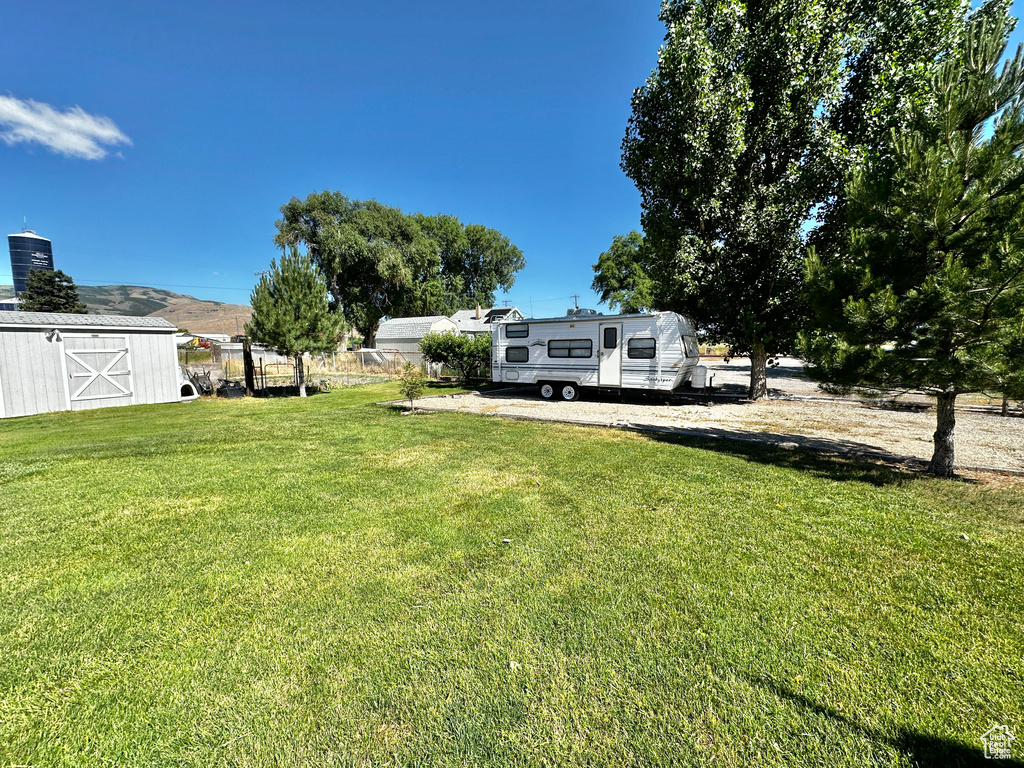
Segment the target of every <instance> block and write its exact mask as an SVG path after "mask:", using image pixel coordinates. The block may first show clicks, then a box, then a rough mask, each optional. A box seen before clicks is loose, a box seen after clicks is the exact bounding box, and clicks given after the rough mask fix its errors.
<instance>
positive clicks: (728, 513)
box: [0, 385, 1024, 766]
mask: <svg viewBox="0 0 1024 768" xmlns="http://www.w3.org/2000/svg"><path fill="white" fill-rule="evenodd" d="M392 386H393V385H385V386H373V387H365V388H352V389H347V390H342V391H337V392H332V393H330V394H323V395H318V396H316V397H311V398H307V399H306V400H299V399H297V398H293V399H272V400H226V401H225V400H221V401H216V400H210V401H198V402H195V403H192V404H187V405H168V406H144V407H138V408H121V409H108V410H102V411H91V412H84V413H77V414H52V415H46V416H38V417H31V418H24V419H17V420H13V421H7V422H0V499H2V501H0V510H2V511H0V525H2V531H3V536H2V540H0V605H2V606H3V609H2V611H0V652H2V653H0V765H26V764H27V765H34V766H51V765H54V766H56V765H67V766H78V765H85V764H89V765H118V766H135V765H154V766H155V765H161V766H163V765H195V766H211V765H237V766H270V765H282V766H284V765H288V766H304V765H409V764H420V765H450V766H461V765H527V764H529V765H584V764H585V765H607V766H629V765H669V764H674V765H685V766H698V765H716V766H746V765H769V766H797V765H822V766H824V765H827V766H913V765H918V766H932V765H973V764H985V765H1000V764H1001V765H1006V764H1008V763H1006V762H1003V763H989V762H988V761H986V760H984V758H983V755H982V752H981V748H982V743H981V741H980V740H979V737H980V736H981V734H982V733H984V732H985V731H987V730H988V729H989V728H990V727H991V726H993V725H996V724H1005V725H1008V726H1009V727H1010V730H1011V731H1013V732H1014V733H1015V734H1016V735H1017V737H1018V739H1019V741H1018V742H1017V743H1016V744H1015V746H1016V747H1017V752H1018V753H1021V754H1024V670H1022V659H1024V632H1022V629H1024V558H1022V553H1024V494H1022V493H1021V491H1020V490H1019V489H1016V490H1015V489H1014V488H1012V487H1011V488H999V487H994V486H985V485H971V484H967V483H957V482H945V481H936V480H931V479H925V478H921V477H915V476H909V475H901V474H897V473H895V472H892V471H890V470H887V469H884V468H880V467H876V466H873V465H866V464H857V463H850V462H847V461H842V460H838V459H828V458H821V457H815V456H809V455H803V454H800V453H794V452H784V451H783V452H778V451H775V450H774V449H771V448H760V447H754V446H748V445H739V444H731V443H726V442H716V443H712V442H708V443H696V442H690V443H676V442H672V441H669V440H665V439H661V440H659V439H654V438H651V437H645V436H641V435H636V434H632V433H626V432H615V431H606V430H599V429H581V428H573V427H568V426H559V425H553V424H538V423H517V422H509V421H506V420H499V419H489V418H486V417H475V416H469V415H462V414H419V415H415V416H402V415H401V414H400V413H399V412H398V411H397V410H395V409H392V408H389V407H386V406H378V405H374V404H373V402H374V401H377V400H381V399H384V398H386V397H390V396H395V391H394V389H393V388H392Z"/></svg>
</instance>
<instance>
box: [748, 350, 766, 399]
mask: <svg viewBox="0 0 1024 768" xmlns="http://www.w3.org/2000/svg"><path fill="white" fill-rule="evenodd" d="M767 364H768V353H767V352H765V349H764V344H755V345H754V348H753V349H751V350H750V392H749V397H750V399H751V400H762V399H764V398H766V397H768V366H767Z"/></svg>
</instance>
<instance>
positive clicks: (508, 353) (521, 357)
mask: <svg viewBox="0 0 1024 768" xmlns="http://www.w3.org/2000/svg"><path fill="white" fill-rule="evenodd" d="M505 360H506V362H509V363H526V362H529V360H530V348H529V347H505Z"/></svg>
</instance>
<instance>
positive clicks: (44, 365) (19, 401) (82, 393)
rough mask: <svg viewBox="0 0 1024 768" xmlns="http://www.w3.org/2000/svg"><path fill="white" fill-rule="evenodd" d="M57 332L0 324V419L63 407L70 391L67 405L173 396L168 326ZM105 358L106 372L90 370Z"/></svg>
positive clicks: (98, 404)
mask: <svg viewBox="0 0 1024 768" xmlns="http://www.w3.org/2000/svg"><path fill="white" fill-rule="evenodd" d="M60 330H61V331H62V333H61V335H60V338H59V340H58V338H56V337H54V336H52V334H51V338H50V339H49V340H48V339H47V334H48V333H49V331H47V330H44V329H41V328H31V327H22V328H19V327H17V326H13V327H12V326H5V327H0V398H2V407H0V417H8V418H9V417H13V416H26V415H29V414H34V413H47V412H50V411H64V410H68V407H69V397H73V396H74V395H75V394H78V397H77V398H75V399H73V401H72V402H70V407H71V410H84V409H91V408H105V407H109V406H117V405H131V404H135V403H167V402H176V401H177V400H178V399H179V390H178V370H177V366H178V359H177V350H176V348H175V345H174V335H173V329H172V330H170V331H166V330H159V331H158V330H154V331H149V330H148V329H133V330H127V329H123V328H117V327H112V328H109V329H96V330H95V331H93V330H92V329H90V330H81V329H78V328H75V327H73V326H72V327H69V328H66V329H63V328H62V329H60ZM120 349H127V353H126V354H124V355H120V356H117V353H112V352H107V351H106V350H120ZM115 356H117V359H116V360H113V358H114V357H115ZM111 361H113V365H112V366H111V368H110V369H109V370H108V371H107V376H100V377H93V376H92V375H91V374H90V370H92V371H97V370H103V369H104V368H106V363H107V362H111ZM122 372H123V373H122ZM65 382H67V386H65ZM118 385H120V387H123V388H125V389H127V390H128V392H129V394H127V395H126V394H125V393H124V392H122V391H121V389H120V388H119V386H118Z"/></svg>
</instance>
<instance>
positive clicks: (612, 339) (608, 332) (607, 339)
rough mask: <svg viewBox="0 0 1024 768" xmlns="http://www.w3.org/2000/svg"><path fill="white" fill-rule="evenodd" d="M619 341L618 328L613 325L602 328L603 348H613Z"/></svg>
mask: <svg viewBox="0 0 1024 768" xmlns="http://www.w3.org/2000/svg"><path fill="white" fill-rule="evenodd" d="M618 343H619V329H618V328H615V327H614V326H613V327H611V328H605V329H604V348H605V349H615V347H616V346H618Z"/></svg>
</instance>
